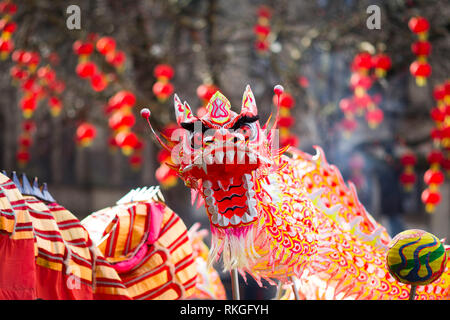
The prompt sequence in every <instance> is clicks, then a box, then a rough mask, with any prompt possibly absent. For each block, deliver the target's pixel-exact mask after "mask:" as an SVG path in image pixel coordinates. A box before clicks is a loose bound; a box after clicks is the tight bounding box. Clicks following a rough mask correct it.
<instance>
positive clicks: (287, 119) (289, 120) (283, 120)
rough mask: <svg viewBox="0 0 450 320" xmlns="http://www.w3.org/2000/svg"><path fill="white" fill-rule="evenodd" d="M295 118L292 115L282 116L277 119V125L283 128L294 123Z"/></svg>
mask: <svg viewBox="0 0 450 320" xmlns="http://www.w3.org/2000/svg"><path fill="white" fill-rule="evenodd" d="M294 123H295V119H294V118H293V117H292V116H284V117H280V118H279V119H278V122H277V124H278V126H279V127H283V128H290V127H292V126H293V125H294Z"/></svg>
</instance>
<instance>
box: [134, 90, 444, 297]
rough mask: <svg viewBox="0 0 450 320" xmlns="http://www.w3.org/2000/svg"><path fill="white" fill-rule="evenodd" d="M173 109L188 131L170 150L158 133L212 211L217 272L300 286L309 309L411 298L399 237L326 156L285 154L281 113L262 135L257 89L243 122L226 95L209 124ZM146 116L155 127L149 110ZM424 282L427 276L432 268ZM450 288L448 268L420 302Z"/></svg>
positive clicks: (210, 112)
mask: <svg viewBox="0 0 450 320" xmlns="http://www.w3.org/2000/svg"><path fill="white" fill-rule="evenodd" d="M174 107H175V113H176V118H177V123H178V125H179V127H180V129H179V130H176V131H175V132H174V134H172V137H170V140H169V141H168V142H164V141H163V140H162V139H161V138H159V137H158V135H156V133H155V132H154V130H153V129H152V131H153V133H154V134H155V136H156V138H157V140H158V141H159V142H160V144H161V145H162V146H163V147H164V148H166V149H168V150H169V151H171V153H172V162H173V163H174V165H172V167H173V168H174V169H175V170H177V172H178V175H179V176H180V177H181V179H183V180H184V182H185V184H186V185H187V186H188V187H190V188H192V189H193V196H194V197H196V196H199V197H200V198H201V199H202V202H204V204H205V207H206V212H207V215H208V218H209V221H210V226H211V233H212V243H211V250H210V254H209V261H210V263H213V262H215V261H217V260H219V259H220V258H221V260H222V264H223V268H224V270H226V271H229V270H236V269H237V270H238V271H239V272H240V273H241V275H242V276H243V277H245V276H246V274H250V275H251V276H253V277H254V278H255V279H256V280H257V282H259V283H261V281H260V280H261V279H262V278H264V279H266V280H268V281H269V282H272V283H273V282H274V281H273V280H280V281H282V282H284V283H289V282H290V279H291V277H292V276H295V277H296V278H297V281H298V288H299V289H298V290H299V292H300V293H301V297H303V298H307V299H319V298H322V297H325V296H326V297H327V299H345V298H349V299H407V298H408V295H409V286H407V285H403V284H400V283H398V282H396V281H395V279H394V278H393V277H392V276H391V275H390V274H389V272H388V270H387V267H386V263H385V256H386V252H387V246H388V244H389V242H390V240H391V239H390V236H389V235H388V233H387V232H386V230H385V228H384V227H382V226H381V225H379V224H378V223H377V222H376V221H375V220H374V219H373V217H372V216H371V215H370V214H369V213H368V212H367V211H366V210H365V208H364V207H363V205H362V204H361V203H360V202H359V200H358V197H357V194H356V191H355V187H354V185H353V184H352V183H349V184H348V185H347V184H346V183H345V182H344V181H343V179H342V176H341V174H340V172H339V170H338V169H337V168H336V167H335V166H333V165H330V164H328V163H327V160H326V159H325V155H324V152H323V151H322V150H321V149H320V148H318V147H317V148H316V152H317V154H316V155H314V156H312V155H309V154H306V153H304V152H302V151H300V150H297V149H294V148H288V149H287V148H283V149H279V148H278V146H277V141H278V139H277V134H276V130H275V126H276V122H277V121H276V120H277V119H278V113H277V116H276V117H275V121H274V123H273V124H272V125H269V124H270V118H269V120H268V121H267V122H266V124H265V125H263V126H261V125H260V123H259V117H258V110H257V106H256V103H255V98H254V96H253V93H252V91H251V89H250V87H249V86H247V88H246V90H245V92H244V96H243V100H242V106H241V111H240V113H239V114H238V113H236V112H234V111H232V110H231V105H230V102H229V101H228V100H227V98H226V97H225V96H224V95H223V94H222V93H220V92H219V91H218V92H216V93H215V94H214V95H213V97H212V98H211V99H210V101H209V103H208V104H207V106H206V109H207V113H206V114H205V115H203V116H202V117H197V116H195V115H194V114H193V112H192V110H191V108H190V107H189V105H188V104H187V103H186V102H184V103H182V102H181V101H180V99H179V98H178V96H177V95H175V98H174ZM141 115H142V116H143V117H145V118H147V121H148V122H149V124H150V121H149V117H150V112H149V110H148V109H143V110H142V111H141ZM150 127H151V125H150ZM446 250H448V249H446ZM415 272H418V273H423V272H425V273H426V272H427V268H426V262H425V264H424V265H423V266H422V267H421V268H420V269H419V270H417V271H415ZM449 281H450V274H449V270H448V267H447V268H446V271H445V273H444V274H443V275H442V277H441V278H440V279H439V280H438V281H436V282H435V283H433V284H430V285H427V286H423V287H422V288H421V289H420V291H418V295H419V298H426V299H443V298H448V297H449ZM324 292H326V293H327V294H326V295H325V294H324Z"/></svg>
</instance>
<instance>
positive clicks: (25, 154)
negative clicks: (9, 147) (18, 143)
mask: <svg viewBox="0 0 450 320" xmlns="http://www.w3.org/2000/svg"><path fill="white" fill-rule="evenodd" d="M16 160H17V164H18V165H19V167H21V168H23V167H24V166H26V165H27V163H28V162H29V161H30V152H29V151H28V150H19V151H18V152H17V154H16Z"/></svg>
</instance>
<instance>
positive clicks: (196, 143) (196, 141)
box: [191, 132, 203, 149]
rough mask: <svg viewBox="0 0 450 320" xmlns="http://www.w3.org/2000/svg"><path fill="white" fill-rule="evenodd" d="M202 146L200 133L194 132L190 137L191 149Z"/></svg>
mask: <svg viewBox="0 0 450 320" xmlns="http://www.w3.org/2000/svg"><path fill="white" fill-rule="evenodd" d="M202 144H203V137H202V134H201V133H200V132H194V133H193V134H192V136H191V148H192V149H198V148H200V147H201V146H202Z"/></svg>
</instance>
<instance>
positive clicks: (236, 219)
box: [230, 215, 241, 226]
mask: <svg viewBox="0 0 450 320" xmlns="http://www.w3.org/2000/svg"><path fill="white" fill-rule="evenodd" d="M230 222H231V224H232V225H234V226H235V225H237V224H239V223H240V222H241V218H239V217H238V216H237V215H234V216H232V217H231V219H230Z"/></svg>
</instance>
